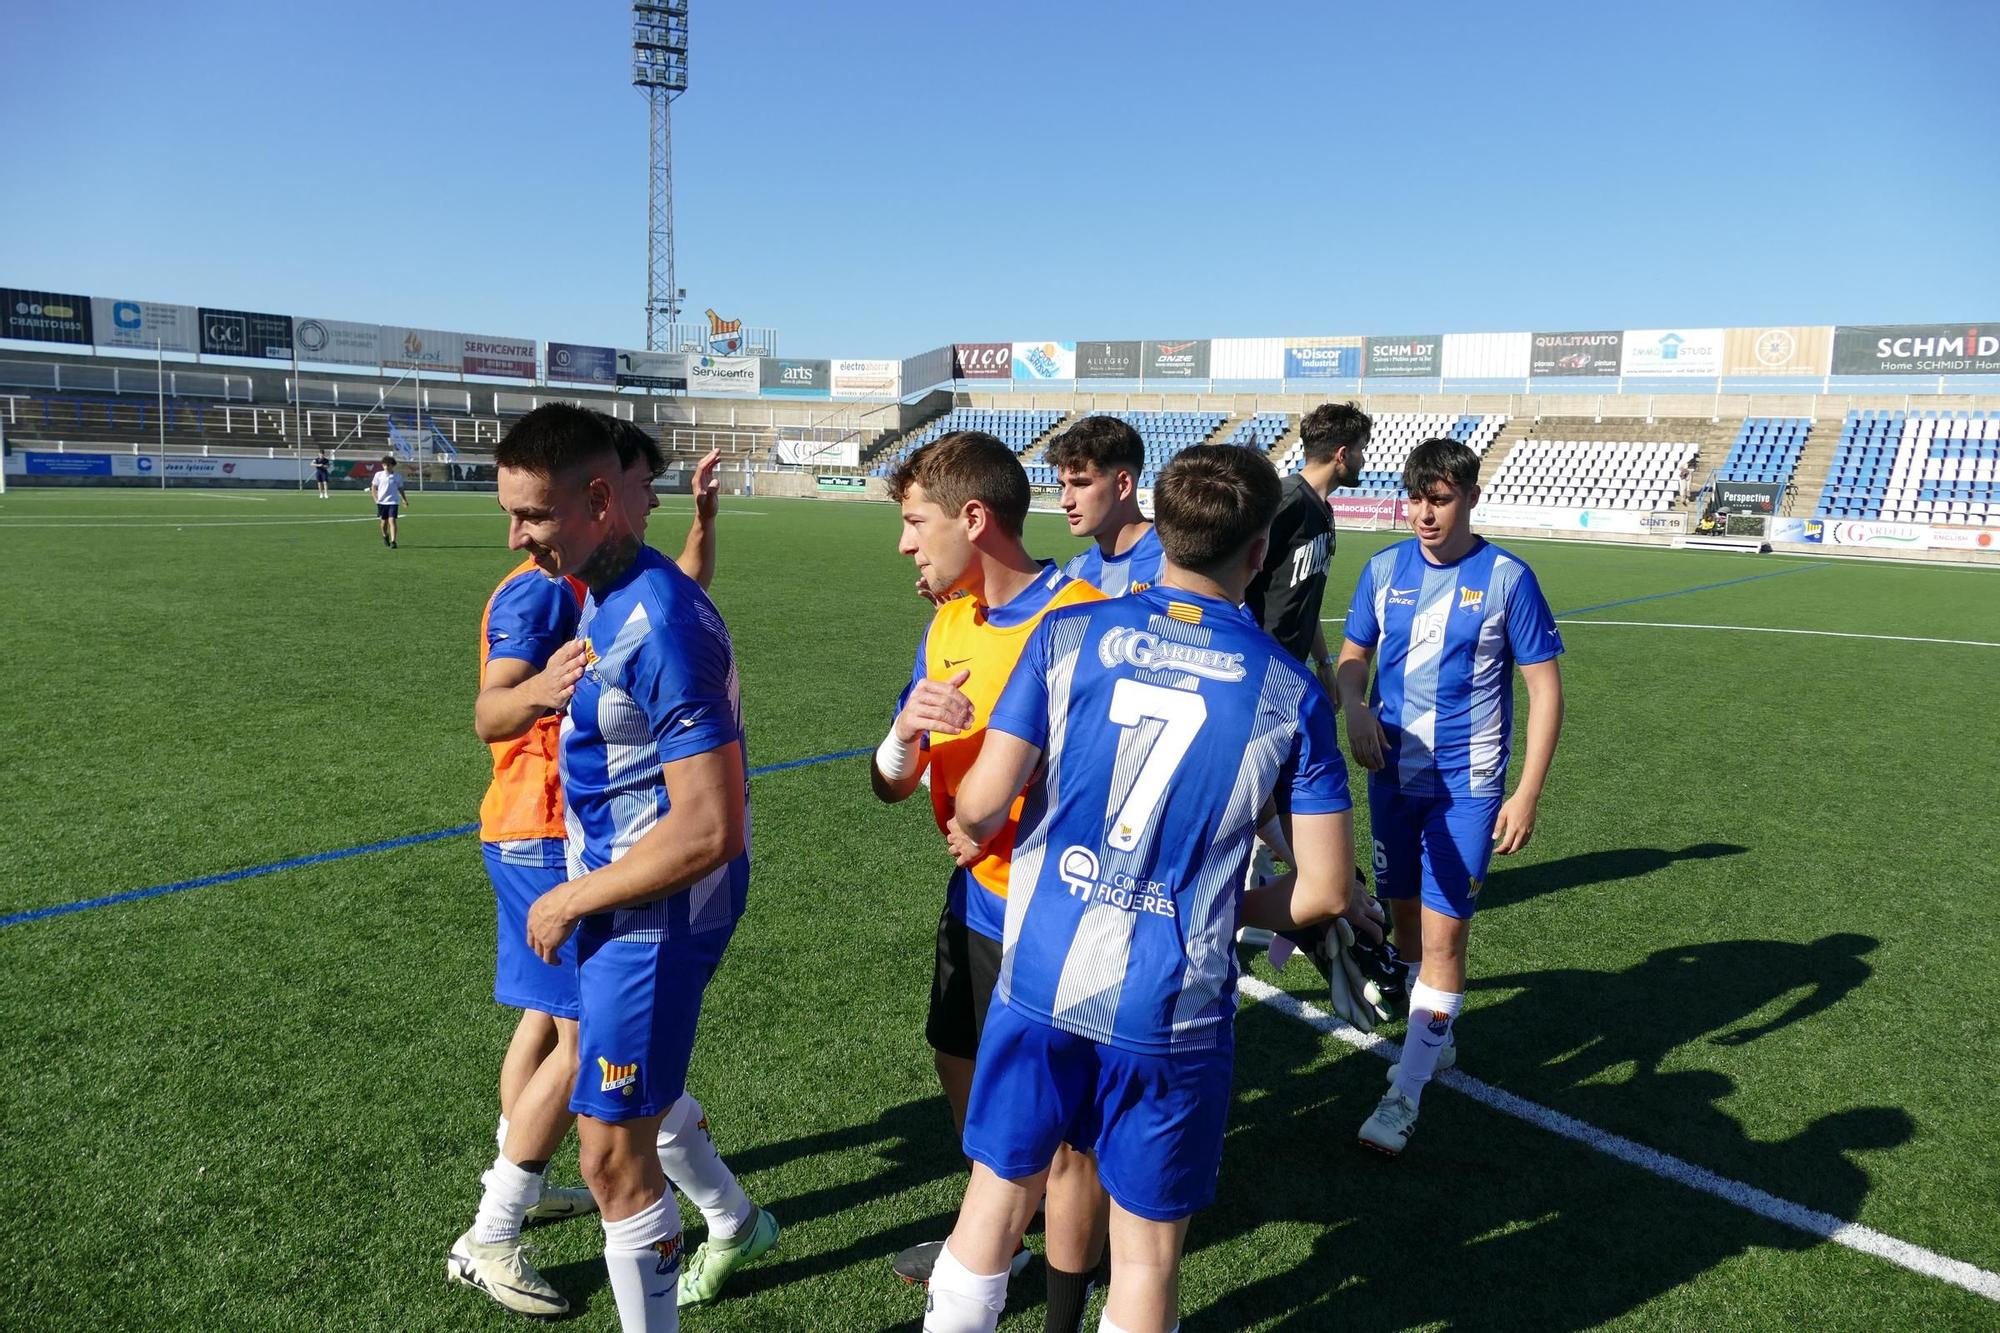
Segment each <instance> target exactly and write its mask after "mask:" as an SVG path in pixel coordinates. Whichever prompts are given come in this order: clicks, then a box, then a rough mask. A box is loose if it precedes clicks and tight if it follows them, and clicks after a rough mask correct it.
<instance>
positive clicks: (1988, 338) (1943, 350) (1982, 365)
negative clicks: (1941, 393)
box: [1833, 321, 2000, 375]
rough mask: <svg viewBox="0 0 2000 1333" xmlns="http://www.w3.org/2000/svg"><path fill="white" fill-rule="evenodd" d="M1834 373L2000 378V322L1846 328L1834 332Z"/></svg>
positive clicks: (1846, 326) (1862, 325)
mask: <svg viewBox="0 0 2000 1333" xmlns="http://www.w3.org/2000/svg"><path fill="white" fill-rule="evenodd" d="M1833 373H1834V374H1836V375H1995V374H2000V321H1996V322H1994V323H1991V324H1847V325H1842V326H1841V327H1839V328H1837V329H1835V330H1834V331H1833Z"/></svg>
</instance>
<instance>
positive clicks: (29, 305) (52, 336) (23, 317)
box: [0, 287, 91, 346]
mask: <svg viewBox="0 0 2000 1333" xmlns="http://www.w3.org/2000/svg"><path fill="white" fill-rule="evenodd" d="M0 338H20V339H22V340H24V341H27V342H38V343H80V344H83V345H84V346H88V345H89V344H90V341H91V328H90V298H89V297H88V296H72V295H70V294H69V293H68V292H31V291H26V290H24V289H22V288H19V287H0Z"/></svg>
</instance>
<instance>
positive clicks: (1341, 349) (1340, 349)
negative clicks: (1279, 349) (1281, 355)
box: [1284, 338, 1361, 380]
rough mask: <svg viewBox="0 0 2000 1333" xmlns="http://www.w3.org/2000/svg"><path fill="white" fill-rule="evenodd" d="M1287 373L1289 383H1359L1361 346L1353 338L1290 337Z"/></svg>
mask: <svg viewBox="0 0 2000 1333" xmlns="http://www.w3.org/2000/svg"><path fill="white" fill-rule="evenodd" d="M1284 374H1285V378H1286V379H1288V380H1358V379H1360V378H1361V346H1360V344H1359V343H1358V342H1356V341H1355V340H1353V339H1348V340H1346V341H1344V342H1335V341H1334V340H1333V339H1331V338H1287V339H1285V371H1284Z"/></svg>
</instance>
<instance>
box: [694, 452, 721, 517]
mask: <svg viewBox="0 0 2000 1333" xmlns="http://www.w3.org/2000/svg"><path fill="white" fill-rule="evenodd" d="M721 462H722V450H720V449H710V450H709V451H708V452H707V453H706V454H703V455H702V459H701V461H700V462H699V463H696V464H695V465H694V480H693V482H692V483H691V486H692V488H693V490H694V512H695V514H696V516H697V517H700V518H714V517H715V511H716V510H717V509H719V508H721V507H722V481H721V479H720V478H719V477H718V476H717V475H716V474H717V473H718V472H719V471H720V470H721V469H720V468H719V467H718V466H717V465H718V464H720V463H721Z"/></svg>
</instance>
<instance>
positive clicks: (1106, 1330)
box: [1097, 1314, 1181, 1333]
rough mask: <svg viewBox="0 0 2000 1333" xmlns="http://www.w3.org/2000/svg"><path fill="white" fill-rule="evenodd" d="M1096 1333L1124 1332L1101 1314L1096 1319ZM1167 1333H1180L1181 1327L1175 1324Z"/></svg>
mask: <svg viewBox="0 0 2000 1333" xmlns="http://www.w3.org/2000/svg"><path fill="white" fill-rule="evenodd" d="M1097 1333H1125V1330H1124V1329H1122V1328H1120V1327H1119V1326H1118V1325H1116V1324H1114V1323H1112V1322H1111V1316H1110V1315H1108V1314H1103V1315H1099V1316H1098V1317H1097ZM1167 1333H1181V1326H1180V1325H1179V1324H1175V1325H1174V1326H1173V1327H1172V1328H1170V1329H1168V1330H1167Z"/></svg>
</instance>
